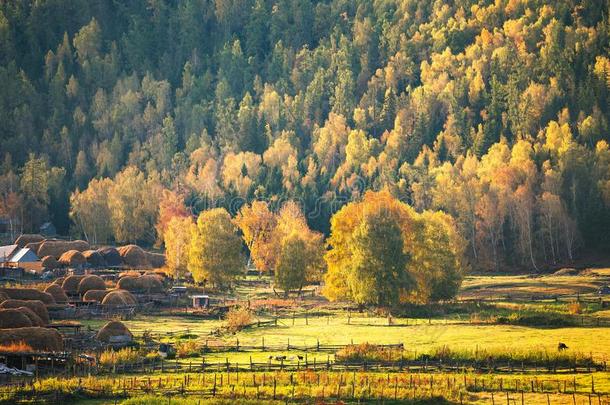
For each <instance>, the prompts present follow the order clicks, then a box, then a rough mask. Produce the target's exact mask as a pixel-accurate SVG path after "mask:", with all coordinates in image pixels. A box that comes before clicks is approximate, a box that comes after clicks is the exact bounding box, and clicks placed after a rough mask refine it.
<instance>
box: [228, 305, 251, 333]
mask: <svg viewBox="0 0 610 405" xmlns="http://www.w3.org/2000/svg"><path fill="white" fill-rule="evenodd" d="M225 320H226V321H227V324H226V328H227V330H228V331H229V332H232V333H235V332H237V331H240V330H242V329H244V328H246V327H247V326H248V325H250V324H251V323H252V313H251V312H250V311H249V310H248V309H246V308H232V309H231V310H230V311H229V312H228V313H227V316H226V319H225Z"/></svg>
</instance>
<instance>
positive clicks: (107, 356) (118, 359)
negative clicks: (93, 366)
mask: <svg viewBox="0 0 610 405" xmlns="http://www.w3.org/2000/svg"><path fill="white" fill-rule="evenodd" d="M140 357H141V356H140V353H138V351H137V350H135V349H130V348H127V349H119V350H116V351H114V350H106V351H104V352H102V354H101V355H100V358H99V363H100V365H101V366H103V367H112V366H114V365H118V364H130V363H135V362H137V361H138V360H139V359H140Z"/></svg>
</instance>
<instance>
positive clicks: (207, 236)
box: [188, 208, 245, 288]
mask: <svg viewBox="0 0 610 405" xmlns="http://www.w3.org/2000/svg"><path fill="white" fill-rule="evenodd" d="M237 232H238V229H237V227H236V226H235V225H234V224H233V221H232V220H231V216H230V215H229V213H228V212H227V211H226V210H225V209H224V208H214V209H211V210H207V211H203V212H202V213H201V214H199V218H197V225H196V226H194V227H193V228H192V234H191V244H190V250H189V260H188V270H189V271H190V272H191V273H192V275H193V278H194V279H195V281H197V282H204V283H205V282H211V283H212V284H214V285H215V286H216V287H218V288H227V287H230V285H231V281H232V280H233V279H234V278H235V277H236V276H237V275H239V274H241V273H242V272H243V271H244V267H245V260H244V256H243V253H242V241H241V238H240V237H239V234H238V233H237Z"/></svg>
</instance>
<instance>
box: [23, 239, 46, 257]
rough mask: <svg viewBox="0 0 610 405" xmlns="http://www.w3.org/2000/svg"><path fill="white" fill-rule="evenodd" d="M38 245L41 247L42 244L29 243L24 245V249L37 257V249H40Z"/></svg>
mask: <svg viewBox="0 0 610 405" xmlns="http://www.w3.org/2000/svg"><path fill="white" fill-rule="evenodd" d="M40 245H42V242H30V243H28V244H27V245H25V247H26V248H28V249H30V250H31V251H32V252H34V253H36V255H38V249H40Z"/></svg>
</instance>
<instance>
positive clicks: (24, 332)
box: [0, 314, 64, 352]
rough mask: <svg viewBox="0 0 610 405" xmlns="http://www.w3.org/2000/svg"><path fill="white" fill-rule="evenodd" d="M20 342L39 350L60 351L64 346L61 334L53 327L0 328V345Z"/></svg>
mask: <svg viewBox="0 0 610 405" xmlns="http://www.w3.org/2000/svg"><path fill="white" fill-rule="evenodd" d="M22 315H23V314H22ZM23 316H25V315H23ZM26 318H27V317H26ZM21 342H23V343H25V344H26V345H28V346H30V347H31V348H32V349H34V350H40V351H48V352H60V351H62V350H63V348H64V344H63V339H62V338H61V334H60V333H59V332H58V331H57V330H55V329H51V328H40V327H25V328H19V329H3V330H0V345H3V346H8V345H10V344H13V343H21Z"/></svg>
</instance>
